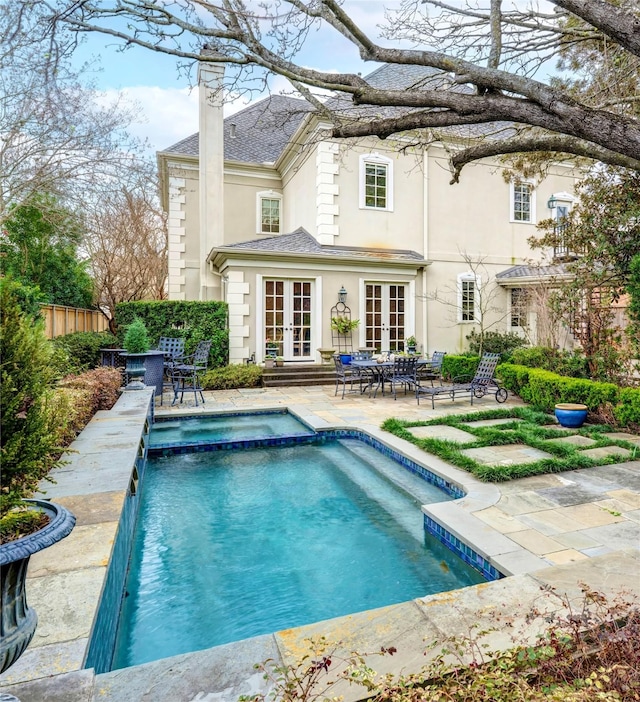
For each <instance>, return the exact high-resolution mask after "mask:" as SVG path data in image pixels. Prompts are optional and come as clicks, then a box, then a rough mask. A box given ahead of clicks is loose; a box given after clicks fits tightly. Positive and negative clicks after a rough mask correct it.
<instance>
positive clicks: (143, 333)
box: [122, 317, 151, 353]
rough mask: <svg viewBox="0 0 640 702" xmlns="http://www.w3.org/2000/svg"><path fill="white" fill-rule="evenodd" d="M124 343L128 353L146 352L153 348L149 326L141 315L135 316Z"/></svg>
mask: <svg viewBox="0 0 640 702" xmlns="http://www.w3.org/2000/svg"><path fill="white" fill-rule="evenodd" d="M122 345H123V346H124V348H125V349H126V350H127V353H146V352H147V351H148V350H149V349H150V348H151V342H150V341H149V336H148V334H147V328H146V326H145V324H144V322H143V321H142V319H140V317H134V318H133V322H131V324H130V325H129V326H128V327H127V331H126V333H125V335H124V340H123V342H122Z"/></svg>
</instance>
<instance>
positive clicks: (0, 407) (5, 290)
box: [0, 279, 75, 673]
mask: <svg viewBox="0 0 640 702" xmlns="http://www.w3.org/2000/svg"><path fill="white" fill-rule="evenodd" d="M26 290H28V289H26ZM27 294H28V293H27ZM0 357H1V358H2V383H1V385H0V442H1V443H0V446H1V449H0V456H1V459H2V473H1V474H0V610H1V611H2V637H0V673H1V672H3V671H4V670H6V669H7V668H8V667H9V666H10V665H12V664H13V663H14V662H15V661H16V660H17V659H18V658H19V657H20V655H21V654H22V653H23V652H24V650H25V649H26V647H27V646H28V644H29V642H30V641H31V638H32V637H33V634H34V632H35V629H36V624H37V616H36V613H35V611H34V610H33V609H31V608H29V606H28V604H27V596H26V589H25V585H26V574H27V566H28V563H29V558H30V557H31V554H33V553H36V552H37V551H40V550H42V549H44V548H46V547H47V546H51V545H52V544H54V543H56V542H57V541H59V540H60V539H63V538H64V537H65V536H67V535H68V534H69V533H70V532H71V530H72V529H73V526H74V524H75V517H74V516H73V515H72V514H71V513H70V512H69V511H68V510H66V509H65V508H64V507H61V506H60V505H55V504H53V503H49V502H41V501H38V500H30V499H28V498H29V496H30V495H32V494H33V492H34V491H35V490H36V489H37V487H38V483H39V482H40V480H41V479H42V478H44V477H45V476H46V475H47V473H48V472H49V471H50V470H51V468H54V467H55V466H56V465H60V462H61V461H60V451H59V449H58V445H59V435H58V425H57V423H56V417H55V416H52V412H51V410H50V407H49V398H50V396H51V392H52V383H53V359H52V348H51V345H50V344H49V342H48V340H47V338H46V336H45V334H44V330H43V321H42V318H41V316H40V312H39V309H38V306H37V305H35V307H33V308H32V307H31V306H30V305H29V303H28V300H27V299H26V298H25V288H24V286H20V285H18V284H16V283H13V282H12V281H9V280H7V279H2V280H1V281H0Z"/></svg>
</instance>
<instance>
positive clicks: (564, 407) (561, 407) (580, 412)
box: [555, 402, 587, 429]
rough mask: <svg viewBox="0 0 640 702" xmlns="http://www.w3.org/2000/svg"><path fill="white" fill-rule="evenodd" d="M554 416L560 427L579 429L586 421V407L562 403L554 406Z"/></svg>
mask: <svg viewBox="0 0 640 702" xmlns="http://www.w3.org/2000/svg"><path fill="white" fill-rule="evenodd" d="M555 415H556V419H557V420H558V423H559V424H560V426H561V427H565V428H566V429H579V428H580V427H581V426H582V425H583V424H584V423H585V420H586V419H587V406H586V405H581V404H574V403H572V402H563V403H560V404H557V405H556V407H555Z"/></svg>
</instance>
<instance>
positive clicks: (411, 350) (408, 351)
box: [407, 346, 416, 354]
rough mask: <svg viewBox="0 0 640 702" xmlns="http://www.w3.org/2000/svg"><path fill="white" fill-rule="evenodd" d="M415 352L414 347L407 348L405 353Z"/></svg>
mask: <svg viewBox="0 0 640 702" xmlns="http://www.w3.org/2000/svg"><path fill="white" fill-rule="evenodd" d="M415 352H416V347H415V346H407V353H410V354H414V353H415Z"/></svg>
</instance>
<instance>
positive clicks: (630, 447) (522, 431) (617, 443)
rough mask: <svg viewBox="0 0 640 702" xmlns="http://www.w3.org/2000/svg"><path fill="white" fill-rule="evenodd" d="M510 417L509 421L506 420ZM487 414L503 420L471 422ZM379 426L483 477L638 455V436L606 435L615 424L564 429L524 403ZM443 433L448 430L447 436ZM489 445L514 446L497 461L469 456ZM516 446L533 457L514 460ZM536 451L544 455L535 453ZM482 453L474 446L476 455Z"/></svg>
mask: <svg viewBox="0 0 640 702" xmlns="http://www.w3.org/2000/svg"><path fill="white" fill-rule="evenodd" d="M509 419H511V420H513V421H508V420H509ZM485 420H507V421H506V422H503V423H500V424H488V425H487V424H474V422H483V421H485ZM437 426H441V427H443V431H442V434H443V435H445V436H443V437H442V438H441V437H438V436H416V433H417V432H416V433H414V432H413V431H412V429H415V428H416V427H437ZM445 427H450V428H451V429H453V430H457V431H458V432H464V434H457V436H458V438H457V439H456V438H453V437H454V435H455V434H454V433H452V432H451V431H450V430H449V431H445V429H444V428H445ZM382 429H384V430H385V431H388V432H390V433H392V434H394V435H395V436H398V437H400V438H402V439H406V440H407V441H410V442H411V443H413V444H415V445H416V446H418V447H420V448H421V449H423V450H424V451H426V452H428V453H431V454H434V455H436V456H438V457H439V458H442V459H443V460H445V461H447V462H449V463H452V464H453V465H455V466H457V467H458V468H462V469H464V470H466V471H468V472H469V473H471V474H473V475H474V476H475V477H477V478H478V479H479V480H483V481H485V482H503V481H506V480H512V479H515V478H525V477H528V476H531V475H539V474H541V473H561V472H564V471H568V470H577V469H579V468H591V467H593V466H598V465H609V464H614V463H620V462H622V461H626V460H635V459H636V458H638V459H640V441H639V442H635V441H634V440H626V439H624V438H617V437H614V436H610V434H613V433H614V432H615V429H614V428H613V427H611V426H609V425H606V424H586V425H584V426H583V427H582V428H581V429H578V430H569V429H563V428H562V427H560V426H559V425H557V424H555V419H554V417H552V416H551V415H548V414H546V413H545V412H537V411H535V410H532V409H530V408H527V407H514V408H510V409H495V410H485V411H482V412H474V413H472V414H460V415H452V416H449V417H441V418H438V419H432V420H429V421H421V422H408V421H404V420H399V419H387V420H386V421H385V422H384V423H383V424H382ZM446 434H449V437H448V438H447V437H446ZM629 436H631V435H629ZM572 437H582V438H577V439H576V438H572ZM559 439H560V441H558V440H559ZM487 447H504V448H506V447H512V448H513V451H511V452H510V451H509V450H504V451H502V453H503V454H504V461H503V462H501V463H496V464H490V463H487V462H486V461H483V460H480V459H478V458H474V457H473V455H474V449H486V448H487ZM519 447H524V449H525V450H526V449H527V448H528V449H530V451H529V452H528V453H529V454H532V455H533V456H534V458H533V459H532V458H531V456H529V457H528V459H527V460H526V461H524V460H521V461H518V455H519V454H518V450H517V449H518V448H519ZM594 449H608V450H605V451H596V450H594ZM536 451H538V452H540V455H543V456H544V457H541V458H537V459H536V458H535V455H536V454H535V452H536ZM480 453H481V452H475V454H476V455H479V454H480ZM486 453H488V452H486ZM510 456H512V458H510Z"/></svg>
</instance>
